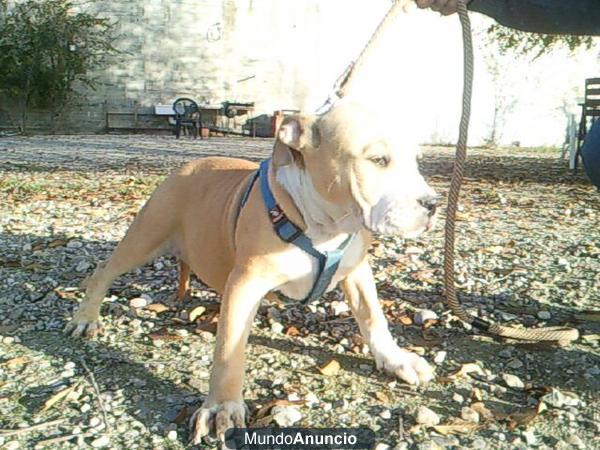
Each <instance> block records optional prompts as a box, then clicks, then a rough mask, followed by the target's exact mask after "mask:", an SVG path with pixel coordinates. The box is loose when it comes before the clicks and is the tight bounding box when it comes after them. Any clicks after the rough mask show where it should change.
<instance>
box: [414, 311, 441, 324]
mask: <svg viewBox="0 0 600 450" xmlns="http://www.w3.org/2000/svg"><path fill="white" fill-rule="evenodd" d="M437 318H438V315H437V314H436V313H435V312H433V311H431V310H429V309H421V310H419V311H417V312H416V313H415V317H414V322H415V324H417V325H423V324H424V323H425V321H427V320H436V319H437Z"/></svg>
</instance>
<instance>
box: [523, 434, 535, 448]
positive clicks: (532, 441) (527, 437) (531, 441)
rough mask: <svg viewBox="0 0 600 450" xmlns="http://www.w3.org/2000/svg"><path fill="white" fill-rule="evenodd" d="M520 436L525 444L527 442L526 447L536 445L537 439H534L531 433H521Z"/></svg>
mask: <svg viewBox="0 0 600 450" xmlns="http://www.w3.org/2000/svg"><path fill="white" fill-rule="evenodd" d="M521 436H523V437H524V438H525V442H527V445H529V446H533V445H536V444H537V438H536V437H535V434H534V433H533V431H523V432H522V433H521Z"/></svg>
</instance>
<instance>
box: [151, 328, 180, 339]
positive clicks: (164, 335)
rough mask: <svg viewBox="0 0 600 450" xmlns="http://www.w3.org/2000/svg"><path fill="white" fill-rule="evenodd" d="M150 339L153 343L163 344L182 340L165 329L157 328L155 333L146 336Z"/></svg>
mask: <svg viewBox="0 0 600 450" xmlns="http://www.w3.org/2000/svg"><path fill="white" fill-rule="evenodd" d="M148 336H149V337H150V339H152V340H153V341H165V342H173V341H180V340H181V339H183V338H182V337H181V336H179V335H178V334H175V333H171V332H169V331H168V330H167V329H166V328H164V327H163V328H159V329H158V330H156V331H153V332H152V333H150V334H149V335H148Z"/></svg>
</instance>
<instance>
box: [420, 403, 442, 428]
mask: <svg viewBox="0 0 600 450" xmlns="http://www.w3.org/2000/svg"><path fill="white" fill-rule="evenodd" d="M415 421H416V422H417V423H418V424H419V425H425V426H428V427H432V426H434V425H438V424H439V423H440V416H438V415H437V414H436V413H435V412H433V411H432V410H431V409H429V408H427V407H426V406H419V407H418V408H417V413H416V416H415Z"/></svg>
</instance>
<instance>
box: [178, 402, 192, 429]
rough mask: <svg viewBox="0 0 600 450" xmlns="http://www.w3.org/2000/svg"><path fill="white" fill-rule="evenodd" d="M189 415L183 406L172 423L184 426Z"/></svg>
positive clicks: (186, 408)
mask: <svg viewBox="0 0 600 450" xmlns="http://www.w3.org/2000/svg"><path fill="white" fill-rule="evenodd" d="M189 415H190V412H189V411H188V407H187V406H184V407H183V408H182V409H181V411H179V412H178V413H177V416H175V419H174V422H175V423H176V424H178V425H182V424H185V423H187V420H188V417H189Z"/></svg>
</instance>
